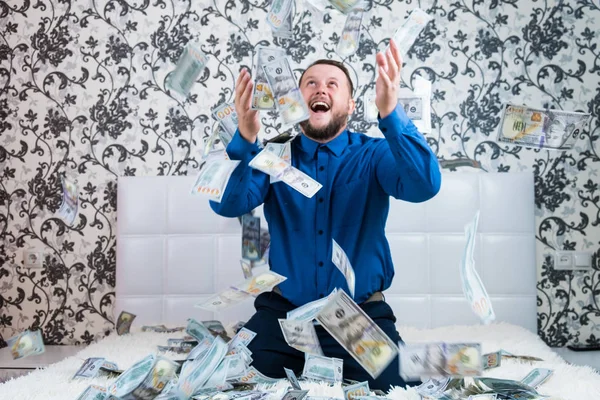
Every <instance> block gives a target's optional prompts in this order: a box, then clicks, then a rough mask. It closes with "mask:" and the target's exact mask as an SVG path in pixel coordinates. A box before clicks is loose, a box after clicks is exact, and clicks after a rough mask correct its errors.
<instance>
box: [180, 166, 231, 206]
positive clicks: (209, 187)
mask: <svg viewBox="0 0 600 400" xmlns="http://www.w3.org/2000/svg"><path fill="white" fill-rule="evenodd" d="M239 163H240V161H239V160H223V159H213V160H210V161H207V162H206V163H204V164H203V165H202V167H201V168H200V172H199V173H198V176H197V177H196V180H195V182H194V186H192V194H202V195H205V196H207V197H209V198H210V199H211V200H213V201H216V202H221V199H222V198H223V194H224V193H225V188H226V187H227V183H228V182H229V178H230V177H231V174H232V173H233V171H234V170H235V168H236V167H237V166H238V164H239Z"/></svg>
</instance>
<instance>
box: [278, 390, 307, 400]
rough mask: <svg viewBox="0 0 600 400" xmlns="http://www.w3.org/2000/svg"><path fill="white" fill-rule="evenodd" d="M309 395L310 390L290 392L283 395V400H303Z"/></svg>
mask: <svg viewBox="0 0 600 400" xmlns="http://www.w3.org/2000/svg"><path fill="white" fill-rule="evenodd" d="M307 395H308V390H296V389H293V390H290V391H288V392H287V393H286V394H284V395H283V397H282V398H281V400H302V399H304V398H305V397H306V396H307Z"/></svg>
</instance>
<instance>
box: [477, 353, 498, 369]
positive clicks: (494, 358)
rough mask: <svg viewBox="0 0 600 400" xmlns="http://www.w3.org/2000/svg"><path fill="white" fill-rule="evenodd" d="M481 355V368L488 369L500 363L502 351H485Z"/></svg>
mask: <svg viewBox="0 0 600 400" xmlns="http://www.w3.org/2000/svg"><path fill="white" fill-rule="evenodd" d="M481 357H482V361H483V369H484V370H486V369H490V368H497V367H499V366H500V364H501V363H502V353H500V352H499V351H497V352H495V353H487V354H484V355H483V356H481Z"/></svg>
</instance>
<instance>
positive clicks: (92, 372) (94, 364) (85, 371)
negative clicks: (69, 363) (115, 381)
mask: <svg viewBox="0 0 600 400" xmlns="http://www.w3.org/2000/svg"><path fill="white" fill-rule="evenodd" d="M100 372H105V373H107V374H115V375H121V374H122V373H123V371H121V370H119V368H118V367H117V364H115V363H113V362H110V361H106V360H105V359H104V358H102V357H91V358H88V359H86V360H85V361H84V362H83V364H82V365H81V367H79V369H78V370H77V372H75V375H74V376H73V379H76V378H95V377H96V376H98V374H100Z"/></svg>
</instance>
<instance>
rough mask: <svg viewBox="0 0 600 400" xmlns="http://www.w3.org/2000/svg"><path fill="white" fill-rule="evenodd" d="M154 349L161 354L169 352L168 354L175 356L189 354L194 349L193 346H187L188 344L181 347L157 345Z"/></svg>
mask: <svg viewBox="0 0 600 400" xmlns="http://www.w3.org/2000/svg"><path fill="white" fill-rule="evenodd" d="M156 348H157V349H158V351H161V352H166V351H170V352H172V353H176V354H189V353H190V352H191V351H192V349H193V348H194V346H193V345H189V344H185V345H182V346H168V345H167V346H162V345H158V346H156Z"/></svg>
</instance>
